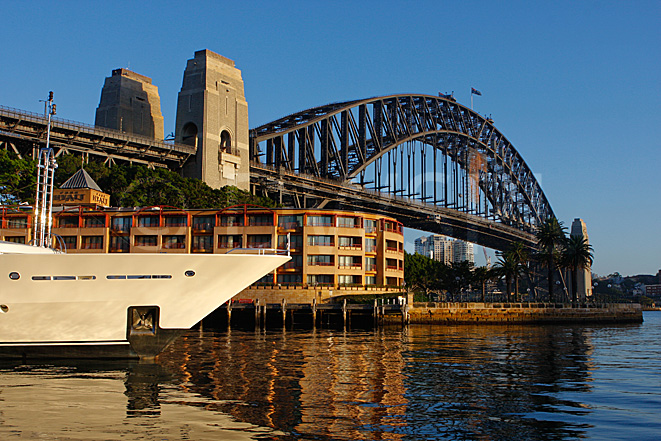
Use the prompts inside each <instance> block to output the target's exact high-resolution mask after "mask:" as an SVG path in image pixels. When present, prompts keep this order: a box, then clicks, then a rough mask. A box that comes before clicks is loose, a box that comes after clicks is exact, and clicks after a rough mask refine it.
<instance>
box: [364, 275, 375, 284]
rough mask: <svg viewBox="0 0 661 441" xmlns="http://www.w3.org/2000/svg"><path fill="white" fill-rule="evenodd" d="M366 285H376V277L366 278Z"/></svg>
mask: <svg viewBox="0 0 661 441" xmlns="http://www.w3.org/2000/svg"><path fill="white" fill-rule="evenodd" d="M365 285H376V276H365Z"/></svg>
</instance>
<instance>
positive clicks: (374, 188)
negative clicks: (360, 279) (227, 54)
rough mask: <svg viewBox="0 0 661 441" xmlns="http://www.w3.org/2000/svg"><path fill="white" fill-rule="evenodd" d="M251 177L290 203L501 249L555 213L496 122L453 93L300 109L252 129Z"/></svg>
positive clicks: (529, 240) (527, 239)
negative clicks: (378, 218) (387, 219)
mask: <svg viewBox="0 0 661 441" xmlns="http://www.w3.org/2000/svg"><path fill="white" fill-rule="evenodd" d="M250 152H251V160H252V162H251V175H252V176H251V180H252V181H253V182H255V183H257V184H259V186H260V187H261V188H264V189H265V190H266V191H267V192H268V193H269V195H271V196H274V195H276V197H278V198H279V199H280V200H281V201H282V202H283V203H285V204H287V205H292V206H300V207H341V208H355V209H364V210H369V211H377V212H383V213H390V214H394V215H395V216H396V217H397V218H398V219H399V220H400V221H402V223H403V224H404V225H405V226H407V227H411V228H417V229H422V230H425V231H431V232H437V233H441V234H446V235H448V236H452V237H455V238H460V239H464V240H468V241H470V242H473V243H477V244H479V245H484V246H487V247H490V248H495V249H500V250H503V249H505V248H507V245H508V244H509V243H511V242H515V241H519V242H522V243H524V244H526V245H530V246H532V245H534V243H535V238H534V232H535V229H536V227H537V226H538V225H539V224H540V223H541V222H543V221H544V220H545V219H546V218H548V217H549V216H553V211H552V210H551V206H550V205H549V202H548V200H547V199H546V196H545V195H544V193H543V191H542V189H541V187H540V185H539V184H538V182H537V180H536V179H535V177H534V175H533V173H532V171H531V170H530V168H529V167H528V165H527V164H526V163H525V161H524V160H523V158H522V157H521V155H520V154H519V153H518V152H517V150H516V149H515V148H514V146H513V145H512V144H511V143H510V142H509V141H508V140H507V138H505V136H504V135H503V134H502V133H500V132H499V131H498V129H496V127H495V126H494V125H493V121H491V120H490V119H488V118H485V117H483V116H481V115H479V114H478V113H476V112H474V111H472V110H471V109H469V108H467V107H465V106H463V105H461V104H458V103H457V102H455V101H454V100H453V99H451V98H449V97H436V96H430V95H390V96H382V97H376V98H369V99H363V100H356V101H348V102H343V103H334V104H329V105H325V106H320V107H315V108H312V109H308V110H305V111H303V112H299V113H295V114H292V115H289V116H286V117H284V118H281V119H278V120H276V121H273V122H271V123H268V124H264V125H262V126H260V127H257V128H255V129H253V130H251V132H250Z"/></svg>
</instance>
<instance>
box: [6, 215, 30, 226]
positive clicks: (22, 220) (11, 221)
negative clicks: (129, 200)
mask: <svg viewBox="0 0 661 441" xmlns="http://www.w3.org/2000/svg"><path fill="white" fill-rule="evenodd" d="M27 227H28V218H27V217H8V218H7V228H27Z"/></svg>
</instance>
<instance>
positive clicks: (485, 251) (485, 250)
mask: <svg viewBox="0 0 661 441" xmlns="http://www.w3.org/2000/svg"><path fill="white" fill-rule="evenodd" d="M482 252H483V253H484V260H486V261H487V269H490V268H491V257H489V256H487V249H486V248H485V247H482Z"/></svg>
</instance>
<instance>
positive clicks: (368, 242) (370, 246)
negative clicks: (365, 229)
mask: <svg viewBox="0 0 661 441" xmlns="http://www.w3.org/2000/svg"><path fill="white" fill-rule="evenodd" d="M365 251H366V252H368V253H376V239H368V238H366V239H365Z"/></svg>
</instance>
